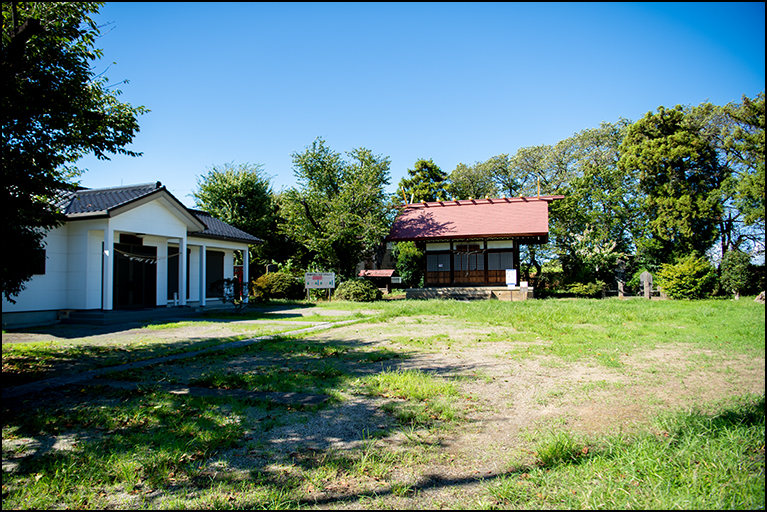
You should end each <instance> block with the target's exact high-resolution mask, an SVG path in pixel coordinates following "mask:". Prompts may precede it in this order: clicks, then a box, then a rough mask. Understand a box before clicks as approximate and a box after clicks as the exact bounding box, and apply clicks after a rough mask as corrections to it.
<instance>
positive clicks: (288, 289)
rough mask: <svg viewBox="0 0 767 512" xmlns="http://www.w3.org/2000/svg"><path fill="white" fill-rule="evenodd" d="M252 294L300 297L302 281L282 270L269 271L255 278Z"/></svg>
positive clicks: (302, 291)
mask: <svg viewBox="0 0 767 512" xmlns="http://www.w3.org/2000/svg"><path fill="white" fill-rule="evenodd" d="M253 296H254V297H256V298H257V296H260V297H264V296H265V297H267V298H271V299H300V298H302V297H303V296H304V285H303V282H301V281H300V280H298V279H296V278H295V277H293V276H292V275H290V274H286V273H284V272H271V273H269V274H264V275H262V276H261V277H259V278H258V279H256V282H255V286H254V289H253Z"/></svg>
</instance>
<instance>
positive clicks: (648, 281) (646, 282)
mask: <svg viewBox="0 0 767 512" xmlns="http://www.w3.org/2000/svg"><path fill="white" fill-rule="evenodd" d="M639 281H640V282H641V283H642V290H643V292H644V298H645V299H650V297H651V295H652V274H651V273H649V272H648V271H646V270H645V271H644V272H642V273H641V274H639Z"/></svg>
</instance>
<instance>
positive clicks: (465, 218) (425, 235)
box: [387, 196, 562, 241]
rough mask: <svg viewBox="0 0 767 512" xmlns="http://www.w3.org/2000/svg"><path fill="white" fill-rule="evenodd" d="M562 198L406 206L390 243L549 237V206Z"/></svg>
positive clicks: (447, 202)
mask: <svg viewBox="0 0 767 512" xmlns="http://www.w3.org/2000/svg"><path fill="white" fill-rule="evenodd" d="M561 198H562V196H541V197H540V198H536V197H523V198H509V199H506V198H503V199H476V200H461V201H439V202H433V203H416V204H410V205H406V206H405V208H403V210H402V212H401V213H400V214H399V216H397V219H396V220H395V221H394V224H393V225H392V228H391V230H390V232H389V236H388V237H387V239H388V240H392V241H397V240H427V239H451V238H477V237H522V236H538V235H547V234H548V232H549V208H548V207H549V203H550V202H551V201H553V200H555V199H561Z"/></svg>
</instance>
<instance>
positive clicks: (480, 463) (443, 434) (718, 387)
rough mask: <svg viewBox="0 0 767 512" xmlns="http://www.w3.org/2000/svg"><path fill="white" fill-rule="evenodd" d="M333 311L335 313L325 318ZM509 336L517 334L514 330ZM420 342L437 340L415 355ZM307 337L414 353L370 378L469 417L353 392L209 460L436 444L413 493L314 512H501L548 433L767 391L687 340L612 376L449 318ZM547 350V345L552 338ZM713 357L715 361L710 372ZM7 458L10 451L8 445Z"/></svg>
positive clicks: (612, 427)
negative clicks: (519, 471)
mask: <svg viewBox="0 0 767 512" xmlns="http://www.w3.org/2000/svg"><path fill="white" fill-rule="evenodd" d="M346 313H348V312H346ZM291 314H292V313H291V312H290V311H287V312H286V311H283V312H282V317H281V318H280V320H281V321H285V322H290V321H293V320H291V318H290V315H291ZM322 314H323V315H329V314H330V313H329V312H328V311H327V310H323V311H322ZM270 321H274V320H270ZM251 323H252V322H251ZM242 325H247V324H242ZM242 325H239V326H238V324H233V323H228V324H227V325H226V326H210V325H208V326H204V327H199V328H197V329H195V328H192V327H183V328H181V329H179V330H178V331H168V332H161V331H160V332H158V331H154V332H153V333H151V334H152V336H155V337H164V338H165V339H167V340H169V341H171V340H176V339H178V338H179V337H182V336H186V337H193V338H204V337H206V336H209V335H210V331H209V330H210V329H214V330H215V329H218V331H215V332H218V333H220V332H221V331H220V330H221V329H227V330H228V331H231V332H237V330H238V329H239V328H240V327H242ZM69 327H70V326H67V329H65V332H63V333H61V332H60V333H59V335H58V337H57V333H56V331H55V330H54V329H51V330H50V331H49V332H48V333H44V334H43V335H42V336H47V337H49V338H45V339H50V340H52V341H53V340H69V341H71V340H75V339H84V340H89V342H99V340H103V342H104V343H106V342H107V340H109V342H110V343H114V342H115V340H117V341H120V340H122V341H124V342H126V343H130V342H131V340H136V339H138V338H139V337H141V336H144V335H146V334H147V333H145V332H142V331H141V329H138V330H126V331H121V332H119V333H118V332H114V331H112V332H99V331H98V330H94V329H92V328H85V330H89V331H90V334H88V333H87V332H84V331H80V332H76V330H75V329H73V328H69ZM504 329H506V332H508V329H509V328H504ZM228 331H227V332H228ZM37 336H38V339H39V336H40V335H39V334H38V335H37ZM78 336H79V338H78ZM6 337H8V338H9V339H6ZM412 338H418V339H419V340H431V342H430V343H428V344H426V345H422V346H418V347H415V346H414V345H413V344H412ZM308 339H310V340H315V341H316V342H317V343H332V344H347V345H355V346H361V345H364V346H365V347H366V348H369V349H374V348H375V349H387V350H391V351H396V352H398V353H402V354H405V355H407V357H402V358H399V359H391V360H386V361H383V362H381V363H380V365H379V366H378V367H376V368H375V369H373V370H371V369H367V370H366V371H381V370H384V369H392V370H396V369H402V370H407V369H418V370H421V371H424V372H429V373H433V374H435V375H438V376H440V377H441V378H444V379H449V380H451V381H452V382H455V383H456V385H458V386H459V388H460V391H461V398H460V399H459V400H460V403H461V405H462V407H463V409H462V410H463V414H464V416H465V419H464V420H463V421H461V422H459V424H458V425H457V426H455V427H452V428H450V429H447V430H442V431H439V430H437V431H407V429H403V428H390V427H391V425H392V423H393V419H392V418H391V416H389V415H387V414H386V413H384V412H383V409H382V407H383V405H384V404H385V403H386V402H387V401H389V400H390V399H384V398H374V397H367V396H362V395H354V394H346V395H345V400H344V401H342V402H341V403H339V404H337V405H334V406H331V407H328V408H324V409H321V410H320V411H318V412H317V411H315V412H311V413H306V414H305V415H303V416H300V417H299V419H300V421H292V422H291V423H290V424H286V425H282V426H278V427H276V428H274V429H271V430H269V431H268V432H263V431H261V430H259V429H258V428H255V426H256V425H257V424H258V422H259V421H261V420H263V412H259V413H258V414H260V416H253V417H247V416H245V417H243V418H240V421H242V422H243V425H245V426H246V427H247V426H248V425H251V426H252V428H251V430H247V429H246V435H245V440H244V441H243V444H242V446H240V447H237V448H234V449H232V450H229V451H226V452H224V453H219V454H217V455H216V456H215V457H214V458H212V459H211V460H209V461H208V470H209V471H210V472H211V474H212V475H219V474H238V473H242V474H243V475H246V474H248V472H249V471H250V470H251V469H252V468H253V467H261V468H268V467H277V466H280V465H281V464H285V463H287V462H289V461H291V460H294V459H295V458H296V457H300V456H306V455H305V454H311V453H316V452H325V451H328V450H336V451H344V450H353V449H360V448H361V447H362V446H363V445H364V443H365V442H368V441H366V438H365V433H367V434H368V436H369V434H370V433H374V432H378V431H385V432H388V433H387V434H386V435H384V436H379V437H375V438H374V440H373V442H374V443H376V444H377V445H379V446H386V447H387V448H388V449H391V450H402V451H407V450H409V449H412V446H414V444H415V445H418V446H420V447H421V448H423V447H425V446H428V447H431V448H433V449H432V451H431V452H430V453H431V455H430V456H429V457H428V458H426V459H424V461H423V462H421V463H419V464H412V465H403V466H402V467H398V468H395V469H394V470H393V474H392V475H391V478H390V480H391V479H394V480H397V481H401V482H405V483H407V484H409V486H410V487H409V488H410V492H408V493H406V494H405V495H397V494H396V493H394V492H392V489H391V488H389V487H387V486H386V485H384V484H382V483H381V482H376V481H373V480H371V481H370V482H369V483H368V485H367V486H362V487H360V486H359V483H358V484H357V486H356V487H355V486H351V487H349V486H347V487H344V483H343V482H340V481H339V482H337V483H335V484H334V485H329V486H326V487H325V488H324V489H321V490H317V491H316V492H314V493H310V494H309V501H308V502H307V503H305V505H307V506H312V507H315V508H345V507H347V506H348V507H353V508H359V507H360V502H359V501H358V500H356V498H353V497H356V496H359V495H366V494H367V495H369V496H371V497H373V496H374V497H375V500H374V501H371V506H372V508H394V509H398V508H417V509H434V508H446V507H447V508H449V507H454V506H456V504H460V505H466V504H471V503H475V504H476V505H477V506H482V505H484V506H490V505H492V504H488V503H485V502H483V501H482V500H483V499H486V498H485V497H486V493H484V488H485V486H486V484H487V482H489V481H492V480H493V479H494V478H496V477H497V476H498V475H500V474H503V473H504V472H506V471H508V470H509V468H510V467H511V466H512V465H513V464H515V463H520V462H522V461H524V460H525V458H526V457H528V458H529V453H526V452H525V450H524V447H525V446H529V445H530V440H531V439H532V438H534V437H535V436H536V435H537V433H539V432H543V431H546V430H547V429H553V428H558V429H561V428H566V429H568V430H569V431H572V432H576V433H582V434H584V435H585V436H589V435H595V434H599V433H603V432H618V431H630V430H632V429H635V428H638V427H642V426H646V425H647V424H648V421H649V420H650V418H651V417H653V416H655V415H656V414H657V413H658V412H659V411H663V410H680V409H689V408H694V407H704V406H705V405H706V404H710V403H712V402H714V401H716V400H718V399H724V398H727V397H730V396H733V395H742V394H745V393H763V392H764V388H765V367H764V359H759V360H749V359H748V358H745V357H742V356H738V357H735V356H726V355H724V354H718V353H714V352H711V351H704V350H700V349H696V348H694V347H691V346H685V345H682V344H673V345H668V346H662V347H656V348H654V349H652V350H647V351H639V352H636V353H633V354H631V355H625V354H624V355H616V357H619V358H620V363H621V364H620V365H619V366H616V367H615V368H608V367H606V366H604V365H602V364H599V363H597V362H596V361H585V362H582V361H576V362H568V363H564V362H563V361H562V360H561V359H559V358H556V357H552V356H536V357H525V358H518V357H517V358H513V357H511V356H509V352H510V351H512V350H514V349H516V348H518V342H512V341H507V340H505V339H504V332H503V329H500V328H492V327H477V326H471V327H467V326H466V325H464V324H459V323H456V322H452V321H448V320H445V321H434V319H431V321H428V322H426V321H423V319H419V318H416V317H407V318H399V319H395V320H393V321H390V322H387V323H385V324H375V323H373V324H364V323H362V324H354V325H347V326H342V327H335V328H333V329H330V330H323V331H317V332H313V333H311V334H309V338H308ZM30 340H31V336H27V334H26V333H19V334H16V333H12V334H10V335H5V336H4V339H3V342H4V343H6V342H21V341H30ZM537 343H540V344H541V345H544V346H545V345H546V344H548V343H550V342H547V341H545V340H540V341H537ZM702 360H704V361H706V364H701V361H702ZM225 364H226V365H228V366H230V367H232V368H237V369H238V371H247V370H248V369H249V367H250V366H254V365H261V364H263V361H257V360H254V358H248V357H232V358H231V359H230V360H227V361H225ZM659 370H662V371H659ZM174 371H175V372H177V374H178V375H179V376H180V377H183V376H184V372H187V373H188V375H186V378H187V379H189V378H193V377H194V376H196V373H199V367H196V366H193V365H186V366H185V365H179V366H178V367H177V368H175V369H174ZM350 371H351V370H350ZM354 371H357V369H355V370H354ZM181 380H182V381H183V378H182V379H181ZM254 414H256V413H255V412H254ZM64 435H66V434H64ZM368 439H370V438H368ZM245 441H247V442H245ZM253 443H255V444H258V445H259V446H267V447H269V450H268V453H269V455H258V454H255V455H254V450H253V449H252V448H251V446H253ZM431 448H430V449H431ZM3 451H4V454H5V448H4V450H3ZM302 454H303V455H302ZM264 457H269V460H264ZM347 497H348V498H349V499H348V501H347ZM164 499H165V497H163V496H159V495H158V496H157V498H156V501H155V502H153V504H151V505H150V506H152V507H155V506H157V507H159V506H162V504H163V503H164V501H163V500H164ZM118 505H119V504H118ZM123 505H129V503H127V502H126V503H123ZM460 505H459V506H460Z"/></svg>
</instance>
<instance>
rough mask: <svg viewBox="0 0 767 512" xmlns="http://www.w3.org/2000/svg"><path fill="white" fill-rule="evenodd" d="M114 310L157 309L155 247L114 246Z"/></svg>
mask: <svg viewBox="0 0 767 512" xmlns="http://www.w3.org/2000/svg"><path fill="white" fill-rule="evenodd" d="M114 255H115V258H114V260H115V268H114V273H115V276H114V279H115V286H114V308H115V309H128V308H147V307H152V308H153V307H156V306H157V247H149V246H143V245H133V244H120V243H118V244H114Z"/></svg>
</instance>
